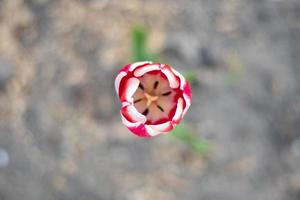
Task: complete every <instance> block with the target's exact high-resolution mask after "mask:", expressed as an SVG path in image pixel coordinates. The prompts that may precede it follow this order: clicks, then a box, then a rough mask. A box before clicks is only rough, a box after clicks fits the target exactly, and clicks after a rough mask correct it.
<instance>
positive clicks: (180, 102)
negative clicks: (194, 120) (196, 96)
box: [172, 98, 183, 123]
mask: <svg viewBox="0 0 300 200" xmlns="http://www.w3.org/2000/svg"><path fill="white" fill-rule="evenodd" d="M182 111H183V99H182V98H179V99H178V102H177V109H176V112H175V114H174V116H173V119H172V121H173V122H176V123H177V122H178V121H179V120H180V118H181V117H182Z"/></svg>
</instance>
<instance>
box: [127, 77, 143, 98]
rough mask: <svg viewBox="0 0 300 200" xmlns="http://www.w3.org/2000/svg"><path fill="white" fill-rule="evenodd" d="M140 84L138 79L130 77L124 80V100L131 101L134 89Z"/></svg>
mask: <svg viewBox="0 0 300 200" xmlns="http://www.w3.org/2000/svg"><path fill="white" fill-rule="evenodd" d="M139 84H140V81H139V79H137V78H135V77H132V78H130V79H128V80H127V82H126V87H125V99H126V101H128V102H130V103H132V102H133V98H132V96H133V95H134V93H135V91H136V90H137V89H138V87H139Z"/></svg>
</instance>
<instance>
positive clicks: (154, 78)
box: [115, 61, 192, 138]
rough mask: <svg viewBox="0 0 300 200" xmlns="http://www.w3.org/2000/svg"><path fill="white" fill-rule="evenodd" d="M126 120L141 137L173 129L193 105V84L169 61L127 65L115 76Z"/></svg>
mask: <svg viewBox="0 0 300 200" xmlns="http://www.w3.org/2000/svg"><path fill="white" fill-rule="evenodd" d="M115 89H116V93H117V95H118V97H119V99H120V101H121V104H122V106H121V110H120V114H121V119H122V122H123V124H124V125H125V126H126V127H127V128H128V129H129V130H130V131H131V132H133V133H134V134H136V135H138V136H140V137H148V138H149V137H153V136H157V135H161V134H166V133H168V132H170V131H171V130H172V129H173V128H174V127H175V126H176V125H177V124H179V122H180V121H181V119H182V118H183V116H184V115H185V114H186V112H187V110H188V108H189V107H190V105H191V99H192V94H191V88H190V86H189V84H188V82H187V81H186V80H185V78H184V77H183V76H182V75H181V74H180V73H179V72H177V71H176V70H174V69H173V68H171V67H170V66H169V65H167V64H160V63H153V62H148V61H146V62H136V63H133V64H129V65H126V66H124V67H123V68H122V69H121V70H120V71H119V73H118V75H117V77H116V79H115Z"/></svg>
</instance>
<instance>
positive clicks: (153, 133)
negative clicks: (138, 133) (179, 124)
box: [145, 124, 161, 137]
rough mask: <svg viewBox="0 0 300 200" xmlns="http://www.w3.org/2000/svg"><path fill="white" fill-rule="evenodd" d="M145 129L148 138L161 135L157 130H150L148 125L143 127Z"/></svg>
mask: <svg viewBox="0 0 300 200" xmlns="http://www.w3.org/2000/svg"><path fill="white" fill-rule="evenodd" d="M145 128H146V131H147V133H148V134H149V135H150V136H152V137H153V136H157V135H159V134H161V132H160V131H158V130H156V129H154V128H152V127H151V126H149V125H147V124H146V125H145Z"/></svg>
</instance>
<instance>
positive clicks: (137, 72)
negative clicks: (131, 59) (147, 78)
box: [133, 64, 160, 77]
mask: <svg viewBox="0 0 300 200" xmlns="http://www.w3.org/2000/svg"><path fill="white" fill-rule="evenodd" d="M159 67H160V65H159V64H152V65H144V66H142V67H138V68H136V69H135V71H134V72H133V74H134V76H136V77H140V76H143V75H144V74H145V73H147V72H151V71H154V70H159V69H160V68H159Z"/></svg>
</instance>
